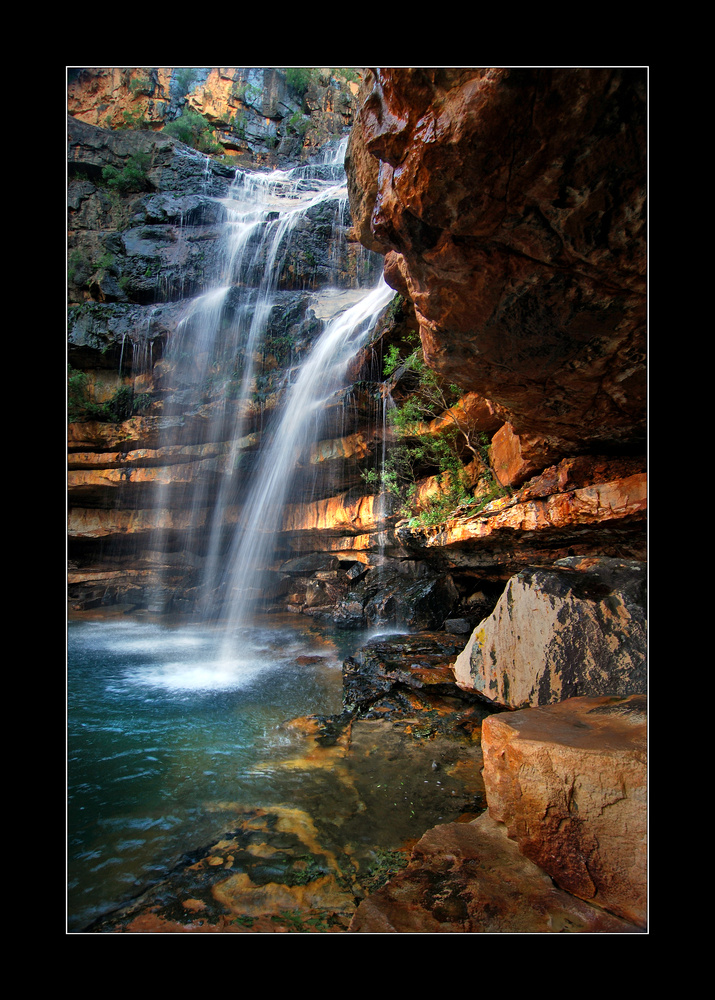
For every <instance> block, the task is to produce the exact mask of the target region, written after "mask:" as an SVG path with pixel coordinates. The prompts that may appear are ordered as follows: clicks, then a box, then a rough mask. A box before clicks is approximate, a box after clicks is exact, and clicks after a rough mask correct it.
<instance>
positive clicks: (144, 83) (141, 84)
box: [129, 76, 154, 94]
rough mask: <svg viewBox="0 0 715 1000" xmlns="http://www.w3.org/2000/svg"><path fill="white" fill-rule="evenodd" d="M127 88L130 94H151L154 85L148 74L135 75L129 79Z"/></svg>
mask: <svg viewBox="0 0 715 1000" xmlns="http://www.w3.org/2000/svg"><path fill="white" fill-rule="evenodd" d="M129 90H130V91H131V93H132V94H151V93H152V91H153V90H154V86H153V84H152V82H151V80H150V79H149V77H148V76H135V77H134V78H133V79H132V80H130V81H129Z"/></svg>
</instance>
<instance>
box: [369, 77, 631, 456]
mask: <svg viewBox="0 0 715 1000" xmlns="http://www.w3.org/2000/svg"><path fill="white" fill-rule="evenodd" d="M645 82H646V77H645V72H644V71H639V70H618V69H605V70H600V69H594V70H591V69H563V70H559V69H556V70H550V69H544V70H539V69H523V70H519V69H516V70H514V69H459V70H449V69H385V70H382V69H381V70H378V71H376V72H374V74H373V77H372V89H371V90H370V92H369V94H368V95H367V97H366V98H365V99H364V101H363V104H362V107H361V109H360V114H359V125H358V127H356V128H355V129H354V131H353V133H352V136H351V151H350V160H349V170H350V171H351V172H352V174H353V180H352V186H351V192H352V194H353V197H352V208H353V216H354V219H355V225H356V228H357V230H358V231H359V232H360V233H361V234H365V235H364V236H362V238H363V241H364V242H365V243H366V245H370V246H372V247H373V248H375V249H380V250H381V251H382V252H383V253H385V254H386V255H387V257H386V276H387V280H388V281H389V282H390V283H391V284H392V285H393V287H395V288H396V289H398V290H399V291H401V292H403V293H406V294H408V295H409V297H410V298H411V299H412V301H413V303H414V305H415V309H416V312H417V316H418V320H419V323H420V335H421V339H422V344H423V347H424V349H425V357H426V359H427V361H428V363H429V364H430V365H431V366H432V367H434V368H435V369H437V370H438V371H439V372H441V373H442V374H444V375H446V376H448V377H449V378H450V379H453V380H454V381H455V382H457V383H458V384H459V385H461V386H463V387H464V388H468V389H472V390H476V391H478V392H480V393H481V394H482V395H484V396H485V397H486V398H488V399H490V400H492V401H493V402H494V403H497V404H498V405H500V406H501V407H502V408H503V409H504V411H505V412H506V414H508V416H507V417H506V419H507V420H508V421H509V423H510V424H511V425H512V426H513V428H514V430H515V432H516V433H517V434H525V435H529V436H532V437H541V438H544V439H545V445H544V446H545V447H546V446H547V445H548V446H550V447H552V448H553V447H556V448H559V449H561V450H562V453H563V450H564V449H565V448H566V449H567V448H569V447H570V448H577V449H580V450H584V448H586V447H588V446H589V445H590V446H592V447H593V446H594V445H595V446H596V447H599V448H601V447H603V446H604V445H613V444H621V445H622V444H624V443H629V442H635V441H640V442H642V441H643V438H644V426H645V423H644V421H645V411H644V401H645V369H644V350H645V339H644V330H645V212H644V205H645V150H646V146H645ZM370 157H372V162H371V161H370Z"/></svg>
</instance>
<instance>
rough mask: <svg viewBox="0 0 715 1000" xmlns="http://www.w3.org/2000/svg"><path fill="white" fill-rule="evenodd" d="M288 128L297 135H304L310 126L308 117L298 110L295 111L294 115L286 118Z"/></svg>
mask: <svg viewBox="0 0 715 1000" xmlns="http://www.w3.org/2000/svg"><path fill="white" fill-rule="evenodd" d="M288 128H289V129H290V130H291V131H292V132H295V134H296V135H299V136H300V137H301V138H303V137H304V136H305V133H306V132H307V131H308V129H309V128H310V118H309V117H308V116H307V115H304V114H301V112H300V111H296V112H295V114H294V115H291V117H290V118H289V119H288Z"/></svg>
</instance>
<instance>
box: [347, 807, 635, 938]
mask: <svg viewBox="0 0 715 1000" xmlns="http://www.w3.org/2000/svg"><path fill="white" fill-rule="evenodd" d="M349 930H350V931H351V932H353V933H359V932H362V933H372V934H384V933H388V934H389V933H403V934H415V933H423V934H430V933H431V934H434V933H450V932H452V933H454V932H457V933H471V934H474V933H482V934H495V933H502V934H556V933H564V932H568V933H597V932H601V933H611V934H613V933H616V934H618V933H621V934H622V933H633V932H634V931H637V930H638V928H637V927H636V926H634V925H633V924H630V923H627V922H626V921H623V920H620V919H618V918H617V917H615V916H612V915H611V914H609V913H604V912H603V911H602V910H599V909H597V908H596V907H593V906H589V905H588V904H586V903H584V902H583V901H582V900H580V899H577V898H575V897H574V896H571V895H569V894H568V893H567V892H564V891H563V890H561V889H558V888H557V887H556V886H554V884H553V882H552V881H551V879H550V878H549V877H548V875H546V874H545V873H544V872H543V871H541V870H540V869H539V868H538V867H537V866H536V865H535V864H533V862H531V861H529V860H528V859H527V858H525V857H524V855H523V854H520V853H519V849H518V847H517V846H516V844H514V843H513V842H511V841H510V840H508V838H507V836H506V832H505V830H504V828H503V826H502V825H501V824H499V823H496V822H495V821H494V820H493V819H492V818H491V817H490V816H489V815H488V814H487V813H485V814H483V815H482V816H480V817H479V818H478V819H477V820H474V821H473V822H471V823H446V824H444V825H442V826H437V827H434V828H433V829H432V830H429V831H428V832H427V833H426V834H425V835H424V836H423V837H422V839H421V840H420V841H419V843H418V844H417V846H416V847H415V849H414V851H413V854H412V861H411V862H410V865H409V867H408V868H407V869H405V870H404V871H403V872H401V873H400V874H399V875H397V876H396V877H395V878H393V879H392V880H391V881H390V882H388V884H387V885H386V886H384V887H383V888H382V889H379V890H378V891H377V892H376V893H374V894H373V895H372V896H370V897H369V898H368V899H366V900H364V901H363V902H362V903H361V904H360V906H359V907H358V909H357V912H356V913H355V916H354V917H353V919H352V922H351V924H350V928H349Z"/></svg>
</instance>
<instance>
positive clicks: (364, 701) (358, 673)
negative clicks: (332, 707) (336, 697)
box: [343, 632, 464, 715]
mask: <svg viewBox="0 0 715 1000" xmlns="http://www.w3.org/2000/svg"><path fill="white" fill-rule="evenodd" d="M461 645H462V643H461V640H460V639H459V638H458V637H456V636H451V635H449V634H448V633H437V632H421V633H419V634H417V635H384V636H379V635H378V636H375V637H374V638H373V639H371V640H370V641H369V642H368V643H367V644H366V645H365V646H363V647H362V648H361V649H360V650H358V651H357V652H356V653H355V654H354V655H353V656H349V657H348V658H347V659H346V660H345V661H344V663H343V700H344V703H345V706H346V708H347V709H349V710H351V711H355V712H358V713H360V714H361V715H365V714H369V713H373V714H374V713H380V714H384V713H385V712H403V711H414V710H416V709H419V708H423V709H424V708H428V707H434V706H435V704H437V703H438V702H439V701H440V700H441V699H444V698H452V699H456V703H457V704H459V703H462V704H463V702H462V698H463V697H464V695H463V693H462V692H461V691H460V689H459V688H458V687H457V685H456V684H455V682H454V674H453V672H452V664H453V662H454V659H455V657H456V655H457V653H458V652H459V650H460V648H461Z"/></svg>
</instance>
